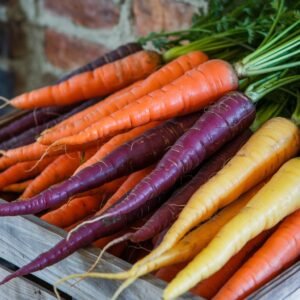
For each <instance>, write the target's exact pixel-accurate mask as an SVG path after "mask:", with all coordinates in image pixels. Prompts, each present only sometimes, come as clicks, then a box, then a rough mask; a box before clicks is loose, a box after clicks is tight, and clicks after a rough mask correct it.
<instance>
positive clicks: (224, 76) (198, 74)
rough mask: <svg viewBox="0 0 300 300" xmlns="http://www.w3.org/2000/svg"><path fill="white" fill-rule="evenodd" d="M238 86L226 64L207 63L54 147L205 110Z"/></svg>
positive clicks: (102, 137) (93, 139) (98, 138)
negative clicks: (204, 108)
mask: <svg viewBox="0 0 300 300" xmlns="http://www.w3.org/2000/svg"><path fill="white" fill-rule="evenodd" d="M237 87H238V79H237V76H236V74H235V72H234V70H233V68H232V67H231V65H229V64H228V63H227V62H225V61H222V60H217V59H215V60H210V61H208V62H205V63H203V64H201V65H199V66H198V67H196V68H194V69H193V70H191V71H188V72H186V73H185V74H184V75H182V76H181V77H179V78H178V79H176V80H174V81H173V82H171V83H169V84H168V85H165V86H164V87H162V88H161V89H158V90H156V91H154V92H152V93H150V94H148V95H146V96H144V97H142V98H140V99H138V100H137V101H135V102H134V103H131V104H128V105H127V106H125V107H123V108H122V109H120V110H119V111H116V112H114V113H112V114H111V115H109V116H107V117H104V118H102V119H100V120H99V121H98V122H96V123H94V124H92V125H91V126H90V127H88V128H86V129H85V130H83V131H82V132H80V133H78V134H76V135H73V136H70V137H66V138H62V139H60V140H58V141H56V142H55V143H54V144H55V145H70V146H72V145H78V144H81V145H82V144H86V143H90V142H94V141H97V140H100V141H101V140H103V139H105V138H107V137H108V136H112V135H115V134H117V133H119V132H122V131H124V130H126V129H131V128H133V127H137V126H141V125H143V124H146V123H148V122H151V121H158V120H165V119H168V118H171V117H174V116H178V115H183V114H188V113H191V112H194V111H197V110H200V109H201V108H203V107H205V106H206V105H208V104H209V103H211V102H213V101H215V100H217V99H218V98H219V97H221V96H222V95H224V94H225V93H226V92H229V91H232V90H235V89H236V88H237Z"/></svg>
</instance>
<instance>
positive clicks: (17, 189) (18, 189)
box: [2, 179, 33, 193]
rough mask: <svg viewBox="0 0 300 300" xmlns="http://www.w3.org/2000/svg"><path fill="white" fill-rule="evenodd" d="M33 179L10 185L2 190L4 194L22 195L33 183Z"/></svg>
mask: <svg viewBox="0 0 300 300" xmlns="http://www.w3.org/2000/svg"><path fill="white" fill-rule="evenodd" d="M32 180H33V179H29V180H26V181H23V182H19V183H13V184H10V185H8V186H6V187H4V188H3V189H2V191H3V192H10V193H22V192H23V191H24V190H25V189H26V188H27V187H28V185H29V184H30V183H31V182H32Z"/></svg>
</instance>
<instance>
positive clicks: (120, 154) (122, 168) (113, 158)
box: [0, 113, 199, 216]
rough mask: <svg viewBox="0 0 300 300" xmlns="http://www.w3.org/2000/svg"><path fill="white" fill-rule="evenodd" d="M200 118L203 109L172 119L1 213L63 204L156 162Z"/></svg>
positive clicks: (27, 211) (1, 209)
mask: <svg viewBox="0 0 300 300" xmlns="http://www.w3.org/2000/svg"><path fill="white" fill-rule="evenodd" d="M198 118H199V113H195V114H193V115H189V116H185V117H181V118H177V119H174V120H169V121H167V122H165V123H163V124H162V125H160V126H158V127H155V128H152V129H150V130H148V131H147V132H145V133H144V134H143V135H141V136H139V137H137V138H135V139H133V140H131V141H130V142H127V143H126V144H124V145H122V146H120V147H119V148H117V149H116V150H115V151H113V152H112V153H111V154H109V155H108V156H106V157H105V158H104V159H103V160H102V161H101V162H99V163H97V164H94V165H93V166H90V167H88V168H85V169H84V170H82V171H80V172H79V173H78V174H76V175H75V176H72V177H71V178H69V179H68V180H66V181H64V182H63V183H61V184H58V185H55V186H53V187H52V188H50V189H47V190H45V191H44V192H42V193H41V194H39V195H37V196H35V197H33V198H31V199H29V200H28V201H24V202H14V203H9V204H1V205H0V215H1V216H8V215H10V216H12V215H21V214H33V213H38V212H41V211H43V210H45V209H47V208H51V207H54V206H57V205H61V204H63V203H64V202H65V201H67V200H68V198H69V197H71V196H74V195H76V194H78V193H83V192H85V191H87V190H90V189H93V188H96V187H98V186H101V185H102V184H104V183H106V182H109V181H112V180H114V179H116V178H119V177H122V176H125V175H129V174H131V173H132V172H134V171H137V170H140V169H143V168H145V167H147V166H149V165H151V164H153V163H154V162H156V161H157V160H158V159H159V158H160V157H161V156H162V155H163V154H164V153H165V152H166V151H167V149H168V148H169V147H170V146H171V145H172V144H173V143H174V142H175V141H176V140H177V139H178V138H179V137H180V136H181V135H182V134H183V133H184V132H185V131H186V130H187V129H188V128H189V127H190V126H192V125H193V123H194V122H195V121H196V120H197V119H198Z"/></svg>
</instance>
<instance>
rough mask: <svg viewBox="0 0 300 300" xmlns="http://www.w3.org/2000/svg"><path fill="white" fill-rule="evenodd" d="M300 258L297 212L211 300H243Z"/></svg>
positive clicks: (299, 213) (298, 214)
mask: <svg viewBox="0 0 300 300" xmlns="http://www.w3.org/2000/svg"><path fill="white" fill-rule="evenodd" d="M299 257H300V210H298V211H296V212H294V213H293V214H291V215H290V216H288V217H287V218H286V219H285V220H284V221H283V222H282V223H281V225H280V226H279V227H278V229H277V230H276V231H275V232H274V233H273V234H272V235H271V237H270V238H269V239H268V240H267V241H266V243H265V244H264V245H263V246H262V247H261V248H260V249H259V250H258V251H257V252H256V253H255V254H254V255H253V256H252V257H251V258H250V259H249V260H248V261H247V262H246V263H245V264H244V265H243V266H242V267H241V268H240V269H239V270H238V271H237V272H236V273H235V274H234V275H233V276H232V277H231V278H230V279H229V280H228V281H227V282H226V284H225V285H224V286H223V287H222V289H221V290H220V291H219V292H218V294H217V295H216V297H215V298H214V299H215V300H223V299H232V300H234V299H245V298H246V297H247V296H248V295H250V294H251V293H252V292H254V291H255V290H256V289H258V288H260V287H261V286H263V285H264V284H265V283H267V282H268V281H270V280H271V279H273V278H274V277H275V276H277V275H278V274H279V273H280V272H282V271H283V270H285V269H287V268H288V267H289V266H291V265H292V264H293V263H294V262H295V261H297V260H298V259H299Z"/></svg>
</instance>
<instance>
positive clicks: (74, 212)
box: [41, 178, 124, 228]
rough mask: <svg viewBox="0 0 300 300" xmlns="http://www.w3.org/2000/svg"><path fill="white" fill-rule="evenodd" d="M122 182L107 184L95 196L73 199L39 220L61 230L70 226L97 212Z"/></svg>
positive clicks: (115, 181)
mask: <svg viewBox="0 0 300 300" xmlns="http://www.w3.org/2000/svg"><path fill="white" fill-rule="evenodd" d="M122 181H124V179H123V178H120V179H117V180H113V181H111V182H108V183H106V184H104V185H103V186H101V187H100V188H98V192H97V194H92V195H86V196H82V197H77V198H74V199H72V200H70V201H69V202H68V203H66V204H64V205H62V206H60V207H59V208H57V209H55V210H52V211H50V212H48V213H46V214H44V215H43V216H42V217H41V219H42V220H44V221H46V222H48V223H50V224H52V225H55V226H57V227H61V228H65V227H68V226H71V225H73V224H74V223H76V222H78V221H80V220H82V219H84V218H85V217H87V216H90V215H92V214H93V213H95V212H96V211H98V210H99V208H101V207H102V204H103V203H104V202H105V201H106V200H107V199H108V198H109V197H110V196H111V195H112V194H113V193H114V192H115V191H116V190H117V189H118V187H119V186H120V184H122Z"/></svg>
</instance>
